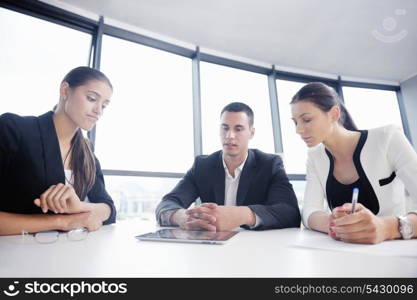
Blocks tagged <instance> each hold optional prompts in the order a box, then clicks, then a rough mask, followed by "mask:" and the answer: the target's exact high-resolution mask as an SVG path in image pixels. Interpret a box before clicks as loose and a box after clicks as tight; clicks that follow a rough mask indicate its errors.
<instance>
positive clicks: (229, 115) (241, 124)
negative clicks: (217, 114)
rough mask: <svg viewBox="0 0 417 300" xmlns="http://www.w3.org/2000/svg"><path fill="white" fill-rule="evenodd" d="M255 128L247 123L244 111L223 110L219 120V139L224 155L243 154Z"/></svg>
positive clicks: (247, 118) (234, 155)
mask: <svg viewBox="0 0 417 300" xmlns="http://www.w3.org/2000/svg"><path fill="white" fill-rule="evenodd" d="M254 133H255V128H253V127H251V126H250V124H249V117H248V115H247V114H246V113H245V112H229V111H225V112H224V113H223V114H222V115H221V120H220V139H221V143H222V145H223V154H224V155H226V156H232V157H236V156H240V155H241V156H244V155H246V153H247V151H248V148H249V140H250V139H251V138H252V137H253V135H254Z"/></svg>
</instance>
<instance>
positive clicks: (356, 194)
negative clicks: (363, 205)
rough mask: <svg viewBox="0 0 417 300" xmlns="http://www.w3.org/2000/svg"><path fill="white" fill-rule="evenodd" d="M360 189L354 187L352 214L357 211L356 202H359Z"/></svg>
mask: <svg viewBox="0 0 417 300" xmlns="http://www.w3.org/2000/svg"><path fill="white" fill-rule="evenodd" d="M358 195H359V189H358V188H354V189H353V193H352V212H351V213H352V214H353V213H354V212H355V206H356V203H358Z"/></svg>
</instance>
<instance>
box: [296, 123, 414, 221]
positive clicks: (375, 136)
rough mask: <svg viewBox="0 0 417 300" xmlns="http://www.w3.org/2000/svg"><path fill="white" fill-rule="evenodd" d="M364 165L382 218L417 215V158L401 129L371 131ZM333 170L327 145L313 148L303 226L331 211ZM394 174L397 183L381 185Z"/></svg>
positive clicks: (365, 150)
mask: <svg viewBox="0 0 417 300" xmlns="http://www.w3.org/2000/svg"><path fill="white" fill-rule="evenodd" d="M360 162H361V164H362V168H363V170H364V172H365V174H366V176H367V177H368V180H369V182H370V183H371V185H372V188H373V189H374V192H375V194H376V196H377V198H378V202H379V207H380V209H379V212H378V214H377V215H378V216H398V215H404V214H406V213H409V212H414V213H416V212H417V154H416V152H415V151H414V149H413V147H412V146H411V144H410V143H409V142H408V140H407V138H406V137H405V135H404V134H403V132H402V130H401V128H399V127H397V126H394V125H389V126H384V127H379V128H375V129H370V130H368V137H367V139H366V141H365V144H364V145H363V148H362V151H361V153H360ZM329 168H330V160H329V157H328V156H327V154H326V151H325V147H324V145H323V144H319V145H317V146H315V147H312V148H310V149H309V151H308V158H307V176H306V179H307V184H306V189H305V192H304V203H303V209H302V220H303V224H304V226H305V227H307V228H308V218H309V217H310V215H311V214H312V213H313V212H315V211H320V210H321V211H323V210H327V211H330V210H329V207H328V205H327V200H326V181H327V177H328V175H329ZM392 172H395V173H396V175H397V176H396V177H395V179H394V180H393V181H391V182H389V180H385V181H383V183H380V180H381V179H387V178H389V177H390V175H391V174H392ZM387 181H388V182H389V183H387ZM381 184H382V185H381ZM404 187H405V189H404Z"/></svg>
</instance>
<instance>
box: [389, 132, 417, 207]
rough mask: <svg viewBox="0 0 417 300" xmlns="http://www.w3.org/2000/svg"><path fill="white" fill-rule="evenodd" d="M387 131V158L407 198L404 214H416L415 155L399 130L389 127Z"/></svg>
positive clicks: (416, 164) (416, 163)
mask: <svg viewBox="0 0 417 300" xmlns="http://www.w3.org/2000/svg"><path fill="white" fill-rule="evenodd" d="M387 131H388V139H387V140H388V147H387V158H388V161H389V163H390V164H391V165H392V166H393V168H394V170H395V173H396V174H397V176H398V177H399V178H400V179H401V181H402V182H403V183H404V186H405V189H406V190H407V192H408V194H409V196H408V197H407V204H406V209H407V211H406V213H411V212H414V213H417V154H416V152H415V150H414V149H413V147H412V146H411V144H410V143H409V141H408V140H407V138H406V137H405V135H404V133H403V132H402V130H401V128H399V127H396V126H390V127H388V128H387Z"/></svg>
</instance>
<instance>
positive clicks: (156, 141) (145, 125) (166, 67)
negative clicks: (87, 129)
mask: <svg viewBox="0 0 417 300" xmlns="http://www.w3.org/2000/svg"><path fill="white" fill-rule="evenodd" d="M101 70H102V71H103V72H104V73H105V74H106V75H107V76H108V77H109V78H110V80H111V81H112V83H113V86H114V94H113V96H112V100H111V103H110V105H109V106H108V108H107V109H106V111H105V113H104V115H103V117H102V119H101V120H100V122H99V123H98V124H97V135H96V153H97V155H98V157H99V158H100V162H101V164H102V167H103V168H105V169H123V170H140V171H164V172H185V171H186V170H187V169H188V168H189V167H190V166H191V164H192V162H193V158H194V147H193V120H192V85H191V82H192V81H191V79H192V77H191V60H190V59H188V58H184V57H182V56H179V55H174V54H171V53H168V52H164V51H160V50H155V49H153V48H149V47H145V46H142V45H138V44H135V43H132V42H127V41H124V40H121V39H117V38H113V37H110V36H106V35H105V36H104V37H103V48H102V61H101ZM115 147H116V148H115Z"/></svg>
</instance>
